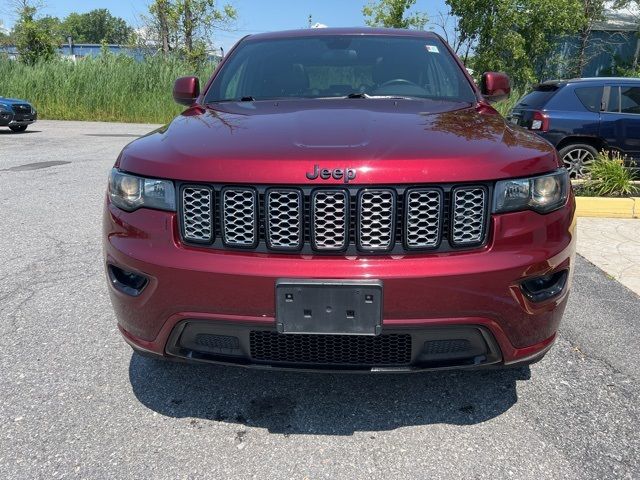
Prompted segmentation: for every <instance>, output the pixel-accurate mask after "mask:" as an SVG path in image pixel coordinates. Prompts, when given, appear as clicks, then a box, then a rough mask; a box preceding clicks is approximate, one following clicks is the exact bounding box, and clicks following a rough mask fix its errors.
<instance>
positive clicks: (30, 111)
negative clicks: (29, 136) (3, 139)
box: [0, 97, 38, 132]
mask: <svg viewBox="0 0 640 480" xmlns="http://www.w3.org/2000/svg"><path fill="white" fill-rule="evenodd" d="M37 118H38V113H37V112H36V109H35V108H33V106H32V105H31V104H30V103H29V102H26V101H24V100H17V99H15V98H4V97H0V127H9V128H10V129H11V130H13V131H14V132H24V131H25V130H26V129H27V127H28V126H29V125H31V124H32V123H33V122H35V121H36V119H37Z"/></svg>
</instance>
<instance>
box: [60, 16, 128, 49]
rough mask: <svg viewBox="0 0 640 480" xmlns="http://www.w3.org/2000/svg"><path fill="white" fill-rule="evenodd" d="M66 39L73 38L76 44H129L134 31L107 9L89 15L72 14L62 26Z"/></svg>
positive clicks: (61, 29)
mask: <svg viewBox="0 0 640 480" xmlns="http://www.w3.org/2000/svg"><path fill="white" fill-rule="evenodd" d="M60 31H61V33H62V35H63V37H64V38H66V37H67V36H71V37H73V40H74V41H75V42H76V43H103V42H106V43H117V44H123V43H128V42H129V41H130V40H131V38H132V35H133V29H132V28H131V27H130V26H129V25H128V24H127V22H126V21H125V20H123V19H122V18H119V17H114V16H113V15H111V13H109V10H107V9H106V8H99V9H95V10H91V11H90V12H87V13H71V14H69V16H67V17H66V18H65V19H64V21H63V22H62V24H61V26H60Z"/></svg>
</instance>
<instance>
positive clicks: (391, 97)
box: [344, 92, 424, 100]
mask: <svg viewBox="0 0 640 480" xmlns="http://www.w3.org/2000/svg"><path fill="white" fill-rule="evenodd" d="M344 98H367V99H372V98H373V99H380V98H381V99H384V100H424V98H420V97H411V96H408V95H369V94H367V93H360V92H354V93H350V94H349V95H347V96H346V97H344Z"/></svg>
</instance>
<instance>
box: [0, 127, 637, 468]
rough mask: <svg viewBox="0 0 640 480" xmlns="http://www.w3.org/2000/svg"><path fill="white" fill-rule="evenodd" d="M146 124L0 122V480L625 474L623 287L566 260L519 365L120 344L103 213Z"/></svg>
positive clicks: (629, 436) (630, 439)
mask: <svg viewBox="0 0 640 480" xmlns="http://www.w3.org/2000/svg"><path fill="white" fill-rule="evenodd" d="M151 128H152V126H150V125H124V124H108V123H102V124H100V123H85V122H53V121H40V122H38V123H37V124H35V125H34V126H32V127H30V129H29V130H28V131H27V132H28V133H25V134H11V133H9V131H8V130H7V131H4V130H0V205H1V210H0V211H1V213H0V232H1V233H0V331H1V335H0V388H1V390H0V478H2V479H38V478H46V479H50V478H76V477H77V478H117V479H121V478H129V477H135V478H194V479H195V478H367V479H372V478H394V477H402V478H491V479H494V478H515V479H528V478H532V479H533V478H536V479H538V478H551V479H560V478H568V479H581V478H592V479H604V478H630V479H631V478H640V386H639V383H638V379H639V376H640V373H639V372H640V359H639V356H638V348H639V347H640V324H639V322H640V297H638V296H637V295H636V294H634V293H633V292H631V291H630V290H628V289H626V288H625V287H623V286H622V285H620V284H619V283H617V282H616V281H615V280H613V279H612V278H611V277H609V276H607V275H605V274H604V273H603V272H602V271H600V270H599V269H597V268H596V267H594V266H593V265H591V264H590V263H588V262H587V261H585V260H584V259H582V258H581V257H579V258H578V259H577V268H576V275H575V279H574V289H573V293H572V295H571V300H570V304H569V307H568V309H567V312H566V315H565V318H564V322H563V324H562V327H561V331H560V335H559V339H558V341H557V343H556V345H555V346H554V348H553V349H552V350H551V352H550V353H549V354H548V355H547V356H546V357H545V359H544V360H543V361H542V362H540V363H538V364H535V365H533V366H531V368H525V369H522V368H520V369H512V370H495V371H493V370H492V371H483V372H476V373H473V372H446V373H430V374H414V375H385V376H360V375H326V374H299V373H290V372H284V373H269V372H261V371H249V370H244V369H238V368H222V367H216V366H208V365H204V366H198V365H196V366H194V365H183V364H173V363H168V362H158V361H154V360H150V359H146V358H143V357H140V356H137V355H134V354H132V352H131V350H130V349H129V347H128V346H127V345H126V344H125V343H124V342H123V341H122V340H121V339H120V336H119V334H118V331H117V329H116V322H115V318H114V315H113V313H112V310H111V306H110V304H109V299H108V295H107V289H106V283H105V279H104V277H103V270H102V264H101V261H102V258H101V246H100V241H101V239H100V224H101V220H100V217H101V206H102V199H103V194H104V189H105V185H106V178H107V173H108V171H109V169H110V167H111V165H112V164H113V162H114V160H115V157H116V155H117V154H118V152H119V151H120V149H121V148H122V146H124V145H125V144H126V143H127V142H129V141H131V140H132V138H135V136H137V135H140V134H143V133H145V132H147V131H149V130H150V129H151Z"/></svg>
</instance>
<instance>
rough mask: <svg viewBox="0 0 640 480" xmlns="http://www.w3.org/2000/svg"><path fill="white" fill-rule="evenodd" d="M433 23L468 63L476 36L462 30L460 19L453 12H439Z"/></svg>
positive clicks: (457, 53)
mask: <svg viewBox="0 0 640 480" xmlns="http://www.w3.org/2000/svg"><path fill="white" fill-rule="evenodd" d="M431 25H432V26H433V27H434V29H435V30H437V31H438V32H439V33H440V35H442V37H443V38H444V39H445V41H446V42H447V43H448V44H449V45H450V46H451V48H452V49H453V51H454V52H456V55H458V56H459V57H461V58H462V61H463V62H464V64H465V65H466V63H467V60H468V58H469V53H470V52H471V48H472V47H473V44H474V43H475V38H474V37H468V36H467V35H466V33H465V32H462V31H461V30H460V19H459V18H458V17H456V16H455V15H452V14H451V12H447V13H442V12H439V13H438V14H437V15H436V16H435V18H434V20H433V21H432V22H431Z"/></svg>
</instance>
